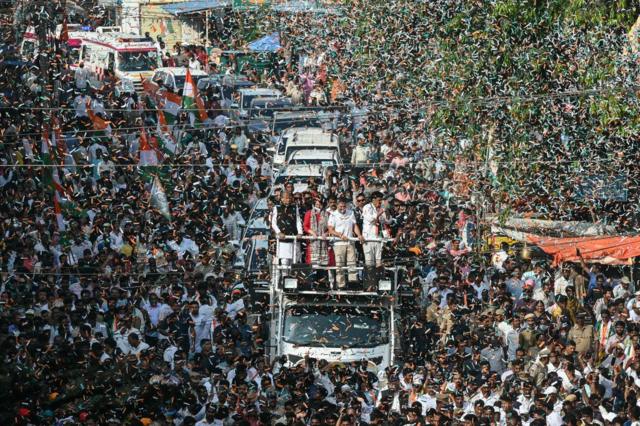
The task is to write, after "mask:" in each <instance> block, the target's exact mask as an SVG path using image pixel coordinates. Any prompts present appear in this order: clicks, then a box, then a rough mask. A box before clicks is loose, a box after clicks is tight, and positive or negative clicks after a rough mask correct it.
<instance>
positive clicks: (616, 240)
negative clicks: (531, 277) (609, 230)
mask: <svg viewBox="0 0 640 426" xmlns="http://www.w3.org/2000/svg"><path fill="white" fill-rule="evenodd" d="M527 239H528V240H529V242H531V243H532V244H535V245H536V246H538V247H540V248H541V249H542V250H543V251H544V252H545V253H547V254H549V255H551V256H553V262H554V264H559V263H562V262H578V261H580V257H579V256H578V251H577V250H580V255H581V256H582V258H583V259H584V260H586V261H587V262H601V263H607V264H618V265H621V264H628V263H629V261H630V259H631V258H633V257H636V256H640V236H629V237H627V236H614V237H612V236H600V237H572V238H550V237H541V236H537V235H531V234H529V235H527Z"/></svg>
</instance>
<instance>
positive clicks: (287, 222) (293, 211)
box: [271, 192, 302, 265]
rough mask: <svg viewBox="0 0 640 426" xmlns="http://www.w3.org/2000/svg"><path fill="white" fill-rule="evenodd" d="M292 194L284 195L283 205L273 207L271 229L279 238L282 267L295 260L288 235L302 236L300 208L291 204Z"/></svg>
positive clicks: (278, 255)
mask: <svg viewBox="0 0 640 426" xmlns="http://www.w3.org/2000/svg"><path fill="white" fill-rule="evenodd" d="M291 198H292V196H291V194H290V193H288V192H285V193H284V194H282V204H280V205H279V206H274V207H273V213H272V215H271V229H273V231H274V232H275V233H276V235H277V237H278V246H277V249H276V256H277V257H278V261H279V263H280V264H282V265H290V264H291V262H292V261H293V260H294V258H293V244H294V243H293V242H292V241H285V240H284V237H285V236H286V235H301V234H302V222H301V221H300V213H299V211H298V207H297V206H296V205H295V204H293V203H292V202H291Z"/></svg>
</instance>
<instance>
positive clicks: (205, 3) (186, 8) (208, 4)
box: [162, 0, 231, 15]
mask: <svg viewBox="0 0 640 426" xmlns="http://www.w3.org/2000/svg"><path fill="white" fill-rule="evenodd" d="M228 6H231V0H193V1H185V2H182V3H171V4H165V5H164V6H162V9H163V10H164V11H165V12H167V13H170V14H172V15H181V14H183V13H194V12H201V11H203V10H207V9H218V8H223V7H228Z"/></svg>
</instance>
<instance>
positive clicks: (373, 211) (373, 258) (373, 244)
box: [362, 191, 386, 268]
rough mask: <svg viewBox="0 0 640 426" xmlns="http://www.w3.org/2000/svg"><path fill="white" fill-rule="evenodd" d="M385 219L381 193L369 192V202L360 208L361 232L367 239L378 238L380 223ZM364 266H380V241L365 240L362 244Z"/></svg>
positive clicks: (380, 230) (380, 233)
mask: <svg viewBox="0 0 640 426" xmlns="http://www.w3.org/2000/svg"><path fill="white" fill-rule="evenodd" d="M385 219H386V214H385V209H384V208H382V193H380V192H377V191H376V192H374V193H373V194H371V202H370V203H369V204H367V205H366V206H364V208H363V209H362V228H363V229H362V231H363V232H362V233H363V235H364V238H365V239H367V240H373V239H380V238H382V237H383V235H382V225H383V223H384V221H385ZM362 248H363V251H364V264H365V268H373V267H375V268H381V267H382V242H381V241H367V242H366V243H364V245H363V247H362Z"/></svg>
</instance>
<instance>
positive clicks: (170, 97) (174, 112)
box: [161, 92, 182, 124]
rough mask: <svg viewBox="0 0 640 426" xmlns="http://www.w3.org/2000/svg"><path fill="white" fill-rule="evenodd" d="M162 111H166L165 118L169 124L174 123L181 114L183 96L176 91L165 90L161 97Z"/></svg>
mask: <svg viewBox="0 0 640 426" xmlns="http://www.w3.org/2000/svg"><path fill="white" fill-rule="evenodd" d="M161 102H162V111H164V113H165V118H166V119H167V123H168V124H173V123H175V122H176V120H177V119H178V114H180V106H181V105H182V97H181V96H180V95H176V94H175V93H171V92H165V93H164V94H163V96H162V99H161Z"/></svg>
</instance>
